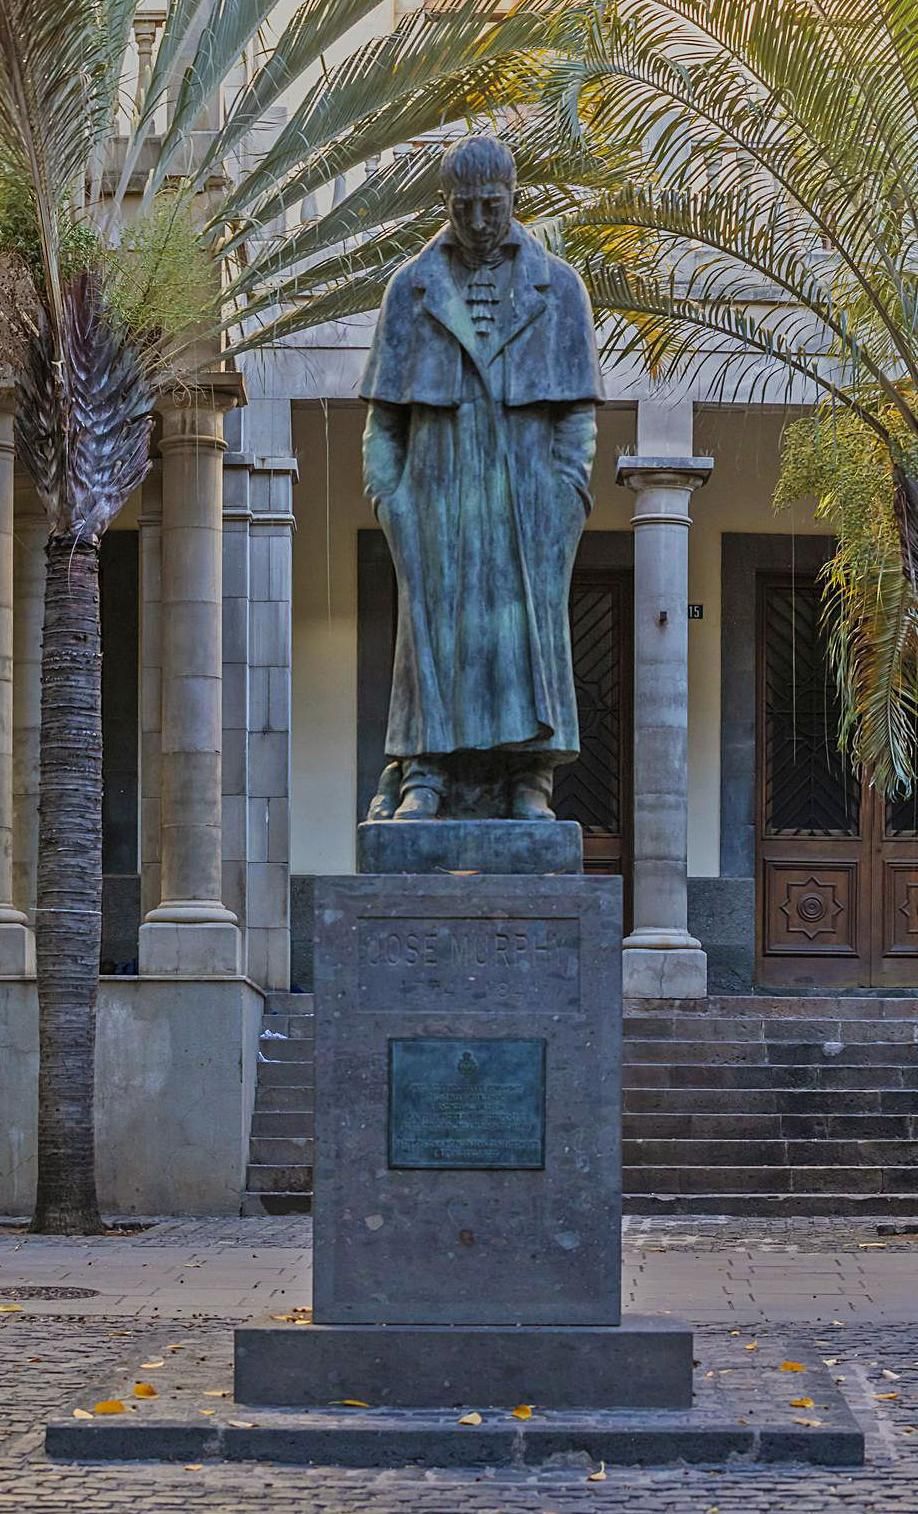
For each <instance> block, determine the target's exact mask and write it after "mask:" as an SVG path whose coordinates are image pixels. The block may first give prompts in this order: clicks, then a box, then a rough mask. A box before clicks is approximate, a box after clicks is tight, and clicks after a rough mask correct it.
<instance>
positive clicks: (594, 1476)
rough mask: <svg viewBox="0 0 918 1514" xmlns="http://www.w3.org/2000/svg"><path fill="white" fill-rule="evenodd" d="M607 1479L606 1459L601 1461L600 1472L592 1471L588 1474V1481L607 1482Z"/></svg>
mask: <svg viewBox="0 0 918 1514" xmlns="http://www.w3.org/2000/svg"><path fill="white" fill-rule="evenodd" d="M605 1480H606V1464H605V1462H604V1461H601V1462H600V1463H599V1471H598V1472H590V1473H589V1474H588V1476H587V1482H605Z"/></svg>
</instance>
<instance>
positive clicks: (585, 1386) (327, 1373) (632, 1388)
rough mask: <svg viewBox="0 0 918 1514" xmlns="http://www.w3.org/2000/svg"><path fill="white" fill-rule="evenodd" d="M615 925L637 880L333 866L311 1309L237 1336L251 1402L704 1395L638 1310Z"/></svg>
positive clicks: (560, 1401)
mask: <svg viewBox="0 0 918 1514" xmlns="http://www.w3.org/2000/svg"><path fill="white" fill-rule="evenodd" d="M421 824H422V822H403V823H401V824H399V823H396V822H386V823H382V824H381V825H380V827H379V829H380V832H382V831H383V829H385V831H386V832H387V833H388V834H390V835H391V836H392V838H393V841H392V843H391V844H392V845H393V846H394V845H395V843H396V842H397V843H398V845H399V846H400V847H401V846H405V847H409V848H410V845H411V836H412V835H414V836H416V837H417V840H416V841H415V843H414V845H415V846H416V847H417V853H416V855H417V857H418V858H421V859H424V860H422V861H421V863H420V867H423V866H425V864H426V849H427V847H428V846H429V844H430V843H429V842H428V841H426V840H425V839H424V837H423V835H422V832H421V830H420V826H421ZM463 824H465V823H464V822H463ZM479 824H487V822H481V823H479ZM442 825H444V822H437V821H435V822H432V823H431V826H430V830H431V831H433V830H435V829H438V828H439V827H440V826H442ZM473 829H474V826H470V827H469V830H470V832H471V831H472V830H473ZM534 829H537V830H538V831H539V833H540V835H541V836H542V837H543V838H544V840H543V842H542V844H543V845H544V846H545V847H546V848H548V847H550V846H551V845H552V842H553V840H554V842H555V844H557V838H558V835H559V834H560V827H556V826H554V825H549V824H548V823H545V824H543V825H540V826H537V827H534ZM365 830H366V828H365ZM409 833H410V834H409ZM467 844H468V845H469V846H471V845H472V840H471V839H469V841H468V843H467ZM531 845H533V846H537V845H538V841H537V839H536V838H533V839H532V841H531ZM406 860H407V858H406ZM479 860H480V859H479ZM620 939H621V884H620V880H619V879H617V878H584V877H583V876H566V877H549V876H545V875H544V873H543V874H542V875H541V876H539V875H533V874H530V875H529V876H508V875H502V876H495V875H493V874H492V875H487V874H481V875H478V876H475V875H473V874H466V875H463V876H458V877H444V876H436V875H435V874H431V873H427V872H422V871H420V868H419V869H418V870H417V871H415V872H414V873H412V874H407V875H402V876H397V875H396V876H393V875H389V876H381V875H376V876H364V877H359V878H326V879H321V880H319V882H318V884H317V892H316V999H315V1004H316V1069H317V1077H316V1173H315V1202H314V1213H315V1262H314V1266H315V1273H314V1302H313V1308H314V1319H315V1324H314V1326H313V1327H312V1328H311V1329H297V1328H296V1327H295V1326H290V1327H288V1326H285V1325H279V1326H266V1327H260V1328H258V1329H256V1330H241V1331H239V1332H237V1349H236V1397H237V1399H238V1400H239V1401H240V1402H241V1403H259V1404H265V1403H275V1404H278V1403H279V1404H290V1405H294V1404H295V1405H305V1404H311V1405H316V1406H319V1405H327V1404H328V1402H329V1401H330V1400H333V1399H335V1398H337V1397H341V1396H343V1395H346V1396H351V1394H353V1395H355V1396H357V1397H361V1398H365V1399H366V1400H367V1402H373V1403H376V1404H380V1405H383V1404H385V1405H389V1406H393V1407H402V1408H427V1409H432V1408H434V1409H435V1408H448V1407H451V1406H454V1405H462V1404H466V1405H477V1406H481V1407H483V1406H485V1405H497V1404H507V1403H513V1402H519V1401H520V1400H526V1399H527V1398H531V1399H532V1401H534V1402H538V1403H541V1404H543V1405H546V1406H549V1405H550V1406H553V1407H557V1408H559V1409H567V1408H574V1407H577V1406H581V1407H585V1406H589V1405H594V1406H596V1407H603V1408H610V1407H614V1406H617V1407H628V1408H641V1407H643V1408H651V1407H654V1408H658V1407H662V1406H668V1407H673V1408H676V1407H684V1406H686V1405H687V1404H689V1403H690V1401H691V1371H692V1339H691V1332H690V1331H689V1330H688V1329H686V1328H685V1327H682V1326H678V1325H672V1324H670V1323H669V1322H667V1323H666V1324H665V1325H663V1326H661V1325H660V1323H659V1322H654V1321H641V1320H631V1321H628V1322H626V1323H622V1318H621V1282H620V1271H621V1254H620V1244H621V1243H620V1223H621V1134H620V1112H619V1106H620V1063H621V994H620V956H619V942H620ZM396 1364H398V1365H396ZM357 1382H359V1383H360V1384H361V1385H362V1386H361V1388H360V1389H359V1390H358V1389H357V1388H354V1387H347V1388H345V1386H344V1385H345V1384H353V1383H357Z"/></svg>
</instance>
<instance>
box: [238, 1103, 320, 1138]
mask: <svg viewBox="0 0 918 1514" xmlns="http://www.w3.org/2000/svg"><path fill="white" fill-rule="evenodd" d="M315 1119H316V1117H315V1114H314V1113H313V1111H312V1109H309V1108H306V1109H259V1108H258V1107H257V1106H256V1108H255V1112H254V1114H253V1115H252V1137H253V1139H254V1138H255V1137H256V1136H257V1137H267V1138H269V1139H270V1138H272V1137H274V1138H277V1137H280V1136H292V1137H294V1139H295V1138H297V1137H299V1136H302V1137H304V1138H305V1139H306V1140H311V1139H312V1137H313V1135H314V1133H315Z"/></svg>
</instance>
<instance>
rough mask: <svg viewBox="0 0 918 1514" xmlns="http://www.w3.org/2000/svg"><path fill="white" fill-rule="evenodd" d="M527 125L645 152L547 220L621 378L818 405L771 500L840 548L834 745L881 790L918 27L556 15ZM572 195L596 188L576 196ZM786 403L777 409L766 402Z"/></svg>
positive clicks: (718, 11) (687, 11)
mask: <svg viewBox="0 0 918 1514" xmlns="http://www.w3.org/2000/svg"><path fill="white" fill-rule="evenodd" d="M554 49H555V50H554V53H553V55H552V56H551V58H550V61H549V63H548V65H547V68H546V72H545V75H544V85H543V93H542V100H541V108H540V117H539V121H538V123H537V124H534V123H532V122H531V121H530V122H529V123H528V125H527V135H528V139H529V141H530V142H531V141H532V140H533V137H534V136H538V137H539V138H540V140H541V143H542V151H543V153H544V154H545V155H546V157H547V158H551V157H552V156H553V155H554V154H556V152H557V150H558V144H559V143H562V144H563V143H566V144H568V146H569V147H577V148H579V149H581V150H582V149H583V148H589V149H590V151H591V153H592V155H593V158H594V160H595V159H596V158H597V157H599V158H601V157H602V155H603V154H604V153H605V154H608V153H609V152H610V150H611V149H612V148H613V147H614V148H615V149H616V150H618V151H621V149H622V148H627V147H630V148H632V149H634V150H635V151H637V152H638V153H639V162H638V163H634V162H632V163H631V164H630V166H629V172H628V174H627V176H623V175H622V174H621V173H620V171H618V170H617V168H616V167H615V166H614V164H611V165H610V167H609V170H608V172H607V173H606V175H605V179H604V182H603V183H602V185H601V187H600V188H599V189H598V190H597V189H592V190H588V191H586V192H581V193H579V194H578V193H577V190H578V186H577V184H576V183H572V185H571V188H572V189H573V191H574V196H575V203H573V204H571V203H568V205H566V206H564V205H558V204H555V205H554V207H552V205H551V204H550V203H548V202H547V204H546V208H547V210H548V212H549V213H550V214H552V215H553V222H552V225H553V228H554V231H555V233H556V234H557V235H560V236H563V238H564V240H565V245H566V248H567V252H568V254H569V255H570V256H571V257H572V258H573V259H574V261H576V262H578V263H580V264H581V266H582V269H583V272H584V274H585V277H586V279H587V282H588V284H589V286H590V289H591V293H592V296H593V299H594V303H595V306H596V310H597V314H598V316H599V318H600V320H601V321H602V322H603V323H604V325H603V331H604V338H605V344H606V347H607V349H608V350H609V351H610V352H614V353H615V355H616V357H617V358H618V359H626V360H633V359H634V358H635V357H639V358H640V359H641V360H642V361H643V362H644V364H645V365H646V366H647V367H648V368H649V370H650V371H651V373H652V374H654V375H658V376H662V375H664V374H668V375H673V374H675V375H677V376H679V375H681V376H686V375H687V374H688V373H689V372H692V373H693V374H695V375H696V376H697V375H699V374H700V375H702V376H704V377H706V379H707V381H708V384H709V391H710V392H711V393H714V394H719V395H721V396H724V395H725V396H726V397H727V398H731V397H736V396H737V395H738V394H739V393H740V392H742V393H743V395H744V396H745V397H752V398H754V397H755V396H756V394H757V393H764V391H765V387H766V385H767V386H769V393H770V394H772V395H773V394H774V393H775V380H776V378H777V379H778V380H779V382H780V381H782V380H783V390H784V393H785V396H786V398H787V399H788V400H794V401H798V402H799V400H800V398H801V395H804V396H806V395H809V396H812V395H813V393H814V392H815V393H816V394H817V395H818V396H821V398H820V399H819V401H818V403H817V404H816V406H815V408H814V410H813V413H812V415H811V416H810V417H808V418H807V419H806V420H804V421H802V422H800V423H799V424H798V425H797V426H796V427H794V426H792V427H790V428H789V432H788V441H787V447H786V451H785V455H784V466H783V471H782V480H781V484H780V486H779V491H778V499H779V502H781V501H783V500H787V499H789V498H792V497H794V496H798V497H799V496H800V495H803V494H807V495H812V494H815V495H816V497H817V501H818V509H819V511H820V513H821V514H822V515H824V516H826V517H827V518H829V519H830V520H831V522H832V525H833V527H834V529H835V531H836V532H837V537H838V546H837V551H836V554H835V557H834V559H833V561H832V563H831V564H830V565H829V568H828V570H827V574H826V580H825V609H826V614H827V617H828V620H829V622H830V624H831V628H832V638H831V645H832V649H833V654H834V660H835V667H836V673H837V676H838V681H839V687H840V693H841V697H842V705H843V711H844V719H843V729H842V739H843V741H845V742H846V743H848V744H849V746H850V748H851V750H852V754H853V756H854V758H855V760H856V761H858V762H859V763H862V764H864V765H865V766H866V768H867V769H868V771H869V772H870V773H871V775H872V781H873V782H874V783H875V784H876V785H877V786H878V787H879V788H881V789H883V790H885V791H886V792H895V791H896V790H901V789H902V788H908V787H910V786H911V784H912V782H913V781H914V778H915V775H916V771H918V341H916V329H918V326H916V319H918V281H916V274H918V265H916V251H918V6H916V4H915V0H621V3H618V4H616V3H612V4H609V3H585V4H582V5H573V6H570V5H565V6H562V7H560V8H559V12H558V20H557V25H556V29H555V33H554ZM580 189H581V191H584V190H585V189H586V186H580ZM778 392H781V391H780V388H779V390H778Z"/></svg>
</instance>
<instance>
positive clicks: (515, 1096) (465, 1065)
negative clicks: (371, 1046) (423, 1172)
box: [389, 1037, 545, 1168]
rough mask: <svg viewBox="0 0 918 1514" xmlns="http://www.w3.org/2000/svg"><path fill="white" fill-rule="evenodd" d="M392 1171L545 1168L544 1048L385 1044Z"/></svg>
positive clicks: (494, 1043)
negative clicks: (422, 1168)
mask: <svg viewBox="0 0 918 1514" xmlns="http://www.w3.org/2000/svg"><path fill="white" fill-rule="evenodd" d="M389 1166H390V1167H433V1168H437V1167H446V1168H449V1167H467V1168H468V1167H480V1168H506V1167H519V1168H541V1167H544V1166H545V1042H544V1041H542V1040H526V1041H521V1040H508V1039H506V1038H501V1039H493V1040H471V1041H470V1040H452V1039H446V1038H440V1037H429V1038H423V1037H411V1038H410V1039H405V1040H397V1041H395V1040H392V1041H390V1042H389Z"/></svg>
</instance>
